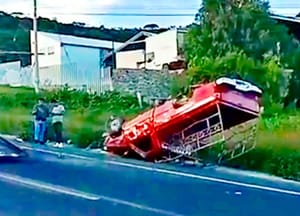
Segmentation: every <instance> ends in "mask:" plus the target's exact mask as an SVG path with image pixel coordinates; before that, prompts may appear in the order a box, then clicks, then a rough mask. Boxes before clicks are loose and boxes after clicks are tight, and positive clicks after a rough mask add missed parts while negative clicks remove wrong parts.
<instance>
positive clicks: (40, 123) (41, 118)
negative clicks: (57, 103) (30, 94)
mask: <svg viewBox="0 0 300 216" xmlns="http://www.w3.org/2000/svg"><path fill="white" fill-rule="evenodd" d="M32 115H33V116H34V141H35V142H36V143H39V144H45V135H46V133H45V132H46V127H47V118H48V116H49V109H48V106H47V105H46V104H45V100H44V99H43V98H40V99H39V101H38V104H36V105H35V106H34V107H33V110H32Z"/></svg>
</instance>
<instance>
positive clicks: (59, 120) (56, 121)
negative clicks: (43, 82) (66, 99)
mask: <svg viewBox="0 0 300 216" xmlns="http://www.w3.org/2000/svg"><path fill="white" fill-rule="evenodd" d="M52 104H53V108H52V110H51V115H52V127H53V131H54V137H55V142H56V143H55V146H56V147H60V148H61V147H63V136H62V130H63V118H64V113H65V107H64V106H63V105H62V104H60V103H58V102H57V101H56V100H52Z"/></svg>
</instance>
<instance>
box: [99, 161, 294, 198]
mask: <svg viewBox="0 0 300 216" xmlns="http://www.w3.org/2000/svg"><path fill="white" fill-rule="evenodd" d="M104 162H105V163H107V164H112V165H117V166H123V167H130V168H135V169H140V170H146V171H151V172H157V173H163V174H168V175H175V176H181V177H187V178H193V179H200V180H205V181H210V182H217V183H222V184H228V185H234V186H241V187H245V188H252V189H259V190H264V191H270V192H276V193H281V194H288V195H295V196H300V191H293V190H285V189H280V188H275V187H268V186H262V185H256V184H250V183H243V182H237V181H231V180H226V179H222V178H215V177H208V176H202V175H196V174H192V173H185V172H177V171H172V170H167V169H160V168H154V167H148V166H141V165H136V164H131V163H123V162H118V161H104Z"/></svg>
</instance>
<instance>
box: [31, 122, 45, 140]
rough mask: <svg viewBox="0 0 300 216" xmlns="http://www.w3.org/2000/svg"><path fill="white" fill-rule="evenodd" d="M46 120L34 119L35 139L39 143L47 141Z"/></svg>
mask: <svg viewBox="0 0 300 216" xmlns="http://www.w3.org/2000/svg"><path fill="white" fill-rule="evenodd" d="M46 127H47V124H46V121H40V120H35V121H34V140H35V141H36V142H39V143H45V135H46Z"/></svg>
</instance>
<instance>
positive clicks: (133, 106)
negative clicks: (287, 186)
mask: <svg viewBox="0 0 300 216" xmlns="http://www.w3.org/2000/svg"><path fill="white" fill-rule="evenodd" d="M49 94H50V93H49ZM51 94H53V93H51ZM51 94H50V95H46V97H47V98H51V97H52V96H51ZM55 96H56V97H57V93H55ZM59 97H60V98H62V100H63V101H64V103H65V104H66V107H67V112H66V117H65V125H64V134H65V136H67V137H68V138H70V139H71V140H72V141H73V143H74V144H75V145H77V146H79V147H86V146H88V145H89V144H91V143H92V142H97V141H99V142H100V143H101V142H102V137H101V135H102V133H103V132H104V131H105V123H106V121H107V119H108V118H109V116H110V115H111V114H115V115H119V116H120V115H121V116H125V117H126V118H127V119H130V118H133V117H134V116H135V115H136V114H137V113H139V112H141V111H142V110H141V109H140V108H138V106H137V102H136V101H135V99H134V98H130V97H127V98H124V97H121V96H120V95H114V94H113V95H108V96H103V97H101V98H97V99H94V98H88V97H87V96H86V95H78V94H75V95H74V94H73V93H72V94H69V93H66V92H64V93H60V96H59ZM36 98H37V96H35V94H34V92H33V90H32V89H24V88H9V87H3V86H2V87H1V86H0V101H1V104H0V133H6V134H15V135H21V136H22V137H25V138H27V139H28V138H31V137H32V130H31V125H30V122H31V120H32V116H31V115H30V113H31V109H32V105H33V104H34V103H35V100H36ZM128 100H129V101H128ZM130 100H131V101H130ZM83 103H85V104H84V105H85V106H84V107H83V106H80V104H83ZM87 104H89V105H88V106H87ZM299 162H300V111H290V112H285V113H283V112H279V114H273V115H271V116H268V117H263V118H262V119H261V121H260V125H259V133H258V143H257V146H256V148H255V149H254V150H253V151H251V152H250V153H248V154H246V155H244V156H242V157H240V158H238V159H236V160H234V161H232V162H230V163H229V164H228V165H229V166H233V167H239V168H242V169H248V170H255V171H261V172H265V173H270V174H273V175H277V176H282V177H285V178H289V179H297V180H300V175H299V174H300V163H299Z"/></svg>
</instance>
